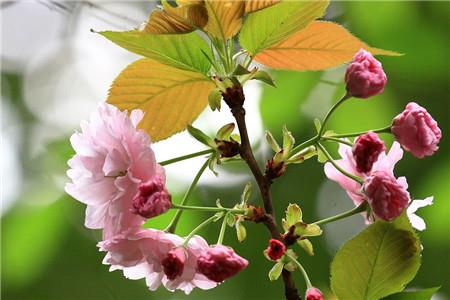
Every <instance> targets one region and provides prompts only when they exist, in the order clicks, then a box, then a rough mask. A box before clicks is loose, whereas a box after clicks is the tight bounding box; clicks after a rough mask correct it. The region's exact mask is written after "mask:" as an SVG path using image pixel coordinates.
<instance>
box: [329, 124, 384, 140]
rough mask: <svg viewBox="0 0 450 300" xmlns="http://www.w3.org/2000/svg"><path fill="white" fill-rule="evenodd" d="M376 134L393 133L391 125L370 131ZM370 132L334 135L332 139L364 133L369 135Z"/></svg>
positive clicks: (362, 132)
mask: <svg viewBox="0 0 450 300" xmlns="http://www.w3.org/2000/svg"><path fill="white" fill-rule="evenodd" d="M370 131H373V132H376V133H391V125H389V126H386V127H383V128H378V129H374V130H370ZM367 132H368V131H359V132H352V133H343V134H334V135H332V136H330V137H333V138H344V137H355V136H358V135H361V134H364V133H367Z"/></svg>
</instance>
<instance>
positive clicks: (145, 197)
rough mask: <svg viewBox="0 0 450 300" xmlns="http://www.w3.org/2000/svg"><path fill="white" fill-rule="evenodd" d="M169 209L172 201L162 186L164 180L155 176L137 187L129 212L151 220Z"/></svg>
mask: <svg viewBox="0 0 450 300" xmlns="http://www.w3.org/2000/svg"><path fill="white" fill-rule="evenodd" d="M171 207H172V201H171V197H170V195H169V192H168V191H167V189H166V187H165V185H164V178H162V177H161V176H159V175H157V176H154V177H153V178H152V179H150V180H149V181H147V182H144V183H141V184H140V185H139V187H138V193H137V194H136V195H135V196H134V198H133V208H132V209H131V211H132V213H134V214H138V215H141V216H142V217H144V218H152V217H156V216H158V215H160V214H163V213H165V212H166V211H167V210H168V209H169V208H171Z"/></svg>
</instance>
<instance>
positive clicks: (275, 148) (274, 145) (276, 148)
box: [266, 130, 281, 153]
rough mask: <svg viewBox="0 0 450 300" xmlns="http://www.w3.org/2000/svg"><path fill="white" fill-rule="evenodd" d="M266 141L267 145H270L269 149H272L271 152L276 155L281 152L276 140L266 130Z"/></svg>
mask: <svg viewBox="0 0 450 300" xmlns="http://www.w3.org/2000/svg"><path fill="white" fill-rule="evenodd" d="M266 140H267V143H268V144H269V145H270V148H272V150H273V152H275V153H278V152H280V150H281V147H280V145H278V142H277V140H275V138H274V137H273V135H272V133H271V132H270V131H268V130H266Z"/></svg>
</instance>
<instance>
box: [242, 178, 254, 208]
mask: <svg viewBox="0 0 450 300" xmlns="http://www.w3.org/2000/svg"><path fill="white" fill-rule="evenodd" d="M252 190H253V186H252V183H251V182H247V184H246V185H245V188H244V191H243V192H242V195H241V203H242V204H244V203H247V202H248V200H249V199H250V196H251V195H252Z"/></svg>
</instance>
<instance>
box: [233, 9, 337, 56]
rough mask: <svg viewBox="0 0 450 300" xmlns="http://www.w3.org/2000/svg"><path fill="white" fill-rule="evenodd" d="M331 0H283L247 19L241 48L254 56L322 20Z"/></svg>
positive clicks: (240, 38) (243, 27)
mask: <svg viewBox="0 0 450 300" xmlns="http://www.w3.org/2000/svg"><path fill="white" fill-rule="evenodd" d="M327 6H328V1H283V2H281V3H279V4H277V5H274V6H271V7H268V8H265V9H263V10H260V11H257V12H254V13H252V14H250V15H248V16H247V19H246V20H245V22H244V25H243V26H242V29H241V33H240V35H239V42H240V44H241V46H242V47H243V48H244V49H246V50H247V51H249V53H250V54H251V55H255V54H257V53H258V52H260V51H261V50H263V49H265V48H267V47H270V46H272V45H274V44H277V43H278V42H280V41H282V40H284V39H286V38H287V37H289V36H290V35H292V34H294V33H295V32H297V31H299V30H301V29H303V28H305V27H306V26H307V25H308V24H309V23H310V22H312V21H314V20H315V19H317V18H319V17H321V16H322V15H323V13H324V12H325V9H326V7H327Z"/></svg>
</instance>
